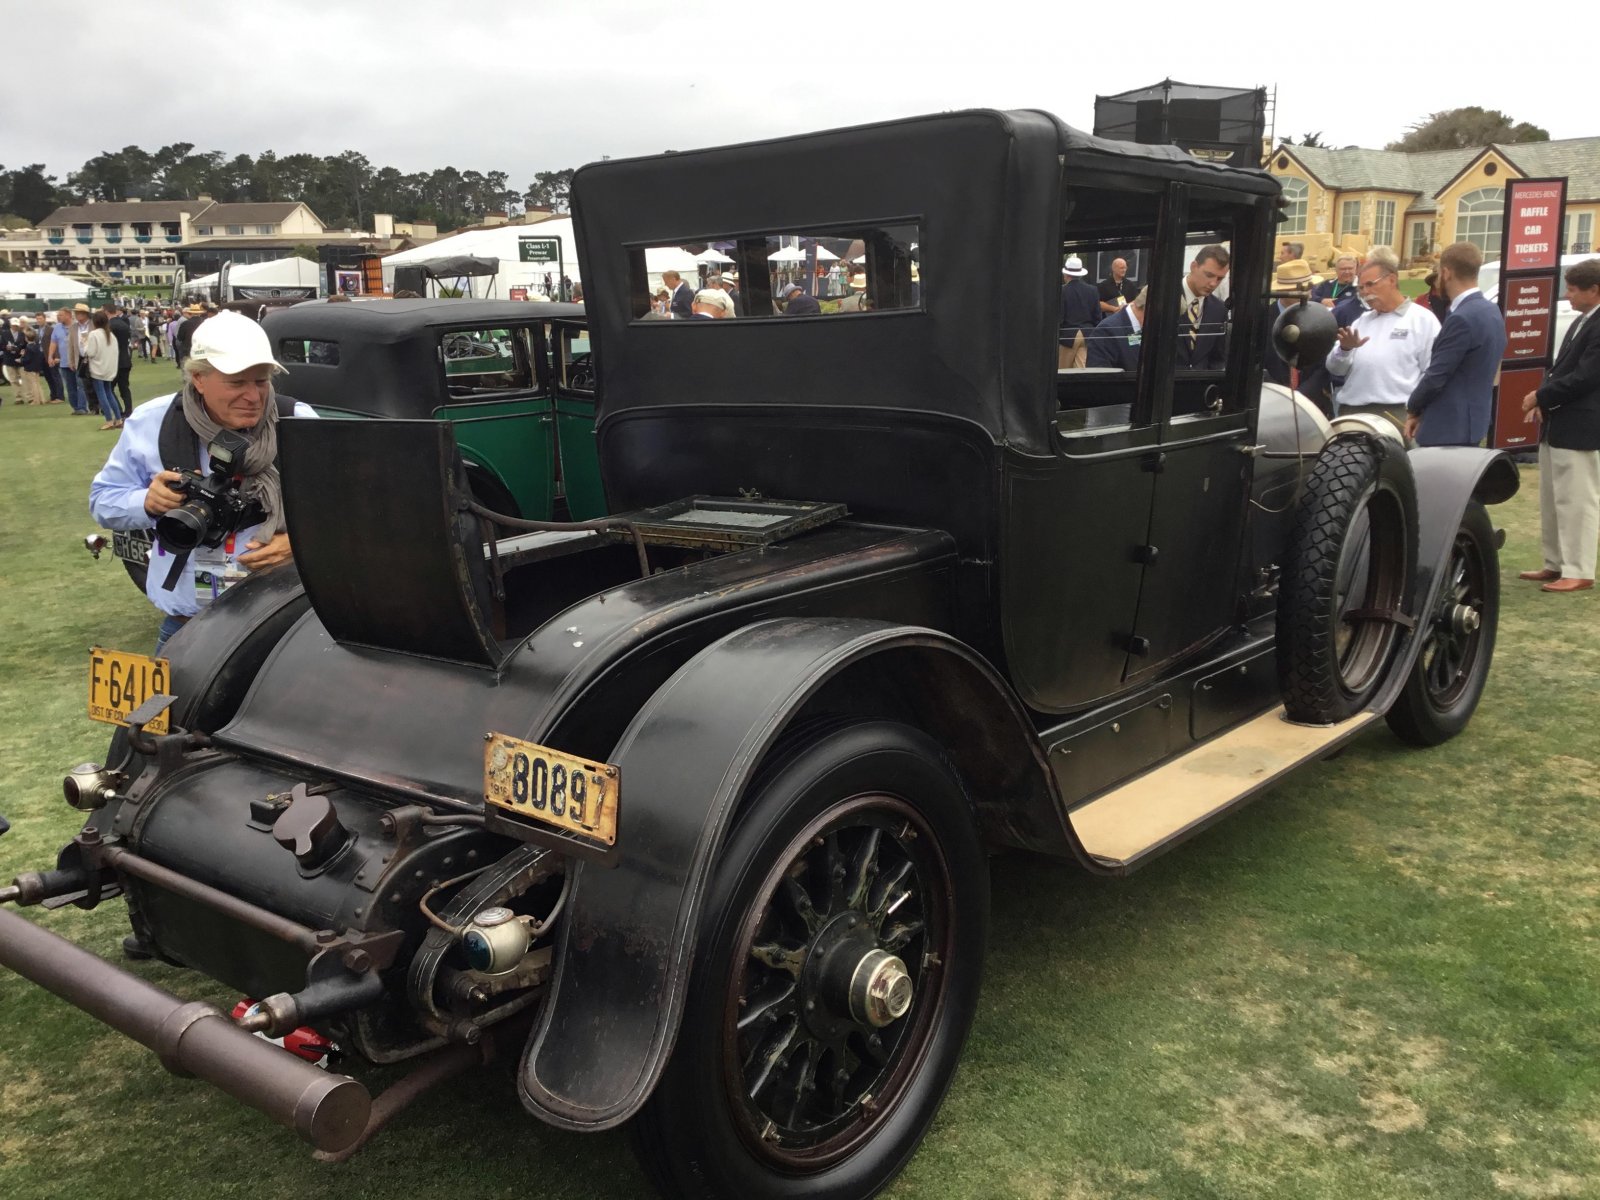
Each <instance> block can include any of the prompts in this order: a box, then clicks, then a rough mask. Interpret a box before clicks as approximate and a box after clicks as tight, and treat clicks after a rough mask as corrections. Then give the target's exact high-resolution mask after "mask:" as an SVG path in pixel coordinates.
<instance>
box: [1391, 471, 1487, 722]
mask: <svg viewBox="0 0 1600 1200" xmlns="http://www.w3.org/2000/svg"><path fill="white" fill-rule="evenodd" d="M1497 541H1498V539H1497V538H1496V536H1495V531H1494V525H1493V524H1492V523H1491V522H1490V520H1489V513H1488V511H1487V510H1485V508H1484V507H1483V505H1481V504H1479V503H1478V502H1477V501H1476V500H1474V501H1472V502H1471V503H1469V504H1468V505H1467V509H1466V511H1465V512H1464V513H1462V514H1461V524H1460V525H1459V526H1458V527H1457V529H1456V536H1455V543H1454V545H1453V546H1452V547H1451V550H1450V562H1449V565H1448V566H1446V568H1445V574H1444V580H1443V582H1442V583H1441V584H1440V587H1439V598H1438V599H1437V600H1436V601H1435V603H1434V606H1433V609H1432V611H1431V612H1430V613H1429V614H1428V618H1427V621H1428V624H1427V627H1426V628H1425V630H1424V631H1423V634H1422V636H1423V639H1424V640H1423V643H1422V649H1421V650H1420V651H1419V652H1418V654H1417V661H1416V663H1415V665H1413V667H1412V668H1411V674H1410V675H1408V676H1407V677H1406V686H1405V689H1404V690H1403V691H1402V692H1401V693H1400V698H1399V699H1398V700H1396V701H1395V703H1394V706H1393V707H1392V708H1391V709H1390V710H1389V713H1388V721H1389V728H1390V729H1392V730H1394V732H1395V734H1396V735H1397V736H1398V737H1400V738H1401V740H1403V741H1407V742H1410V743H1411V744H1412V745H1413V746H1437V745H1438V744H1439V743H1440V742H1444V741H1448V740H1449V739H1450V738H1453V737H1455V735H1456V734H1458V733H1460V732H1461V731H1462V730H1463V729H1465V728H1466V726H1467V722H1468V721H1470V720H1471V719H1472V714H1473V712H1474V711H1475V710H1476V709H1477V707H1478V701H1479V700H1480V699H1481V698H1482V696H1483V685H1484V684H1485V683H1486V682H1487V681H1488V679H1489V664H1490V663H1491V662H1492V661H1493V660H1494V642H1495V631H1496V629H1497V628H1498V626H1499V624H1500V551H1499V547H1498V545H1497Z"/></svg>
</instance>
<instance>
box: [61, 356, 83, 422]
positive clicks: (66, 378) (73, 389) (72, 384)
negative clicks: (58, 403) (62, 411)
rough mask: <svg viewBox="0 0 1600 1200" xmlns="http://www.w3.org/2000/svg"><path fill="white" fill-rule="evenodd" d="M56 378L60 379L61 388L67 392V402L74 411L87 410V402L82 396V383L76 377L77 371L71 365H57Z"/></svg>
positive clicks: (81, 411)
mask: <svg viewBox="0 0 1600 1200" xmlns="http://www.w3.org/2000/svg"><path fill="white" fill-rule="evenodd" d="M56 378H57V379H59V380H60V381H61V390H62V391H63V392H65V393H66V394H67V403H68V404H70V405H72V411H73V412H75V413H86V412H88V411H89V402H88V400H86V399H84V396H83V383H82V381H81V380H79V378H78V373H77V372H76V371H74V370H73V369H72V368H71V367H57V368H56Z"/></svg>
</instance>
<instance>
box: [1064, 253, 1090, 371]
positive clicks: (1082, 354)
mask: <svg viewBox="0 0 1600 1200" xmlns="http://www.w3.org/2000/svg"><path fill="white" fill-rule="evenodd" d="M1088 274H1089V270H1088V268H1087V267H1085V266H1084V265H1083V260H1082V259H1081V258H1079V257H1078V256H1077V255H1076V254H1074V255H1071V256H1070V257H1069V258H1068V259H1067V261H1066V263H1065V264H1064V265H1063V266H1062V268H1061V332H1060V335H1059V342H1060V348H1059V351H1058V353H1057V356H1056V366H1057V367H1059V368H1061V369H1064V370H1077V369H1079V368H1081V367H1084V366H1087V365H1088V362H1089V344H1088V341H1087V339H1088V337H1089V335H1090V334H1091V333H1093V332H1094V327H1095V326H1096V325H1098V324H1099V323H1100V293H1099V292H1098V291H1097V290H1096V289H1095V286H1094V284H1092V283H1090V282H1089V281H1088V280H1087V279H1086V278H1085V276H1087V275H1088Z"/></svg>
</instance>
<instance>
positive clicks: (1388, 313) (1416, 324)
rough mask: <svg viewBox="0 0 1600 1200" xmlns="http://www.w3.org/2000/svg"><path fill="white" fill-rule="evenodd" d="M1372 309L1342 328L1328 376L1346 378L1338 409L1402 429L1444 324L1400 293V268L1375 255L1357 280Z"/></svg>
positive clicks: (1331, 354) (1329, 356)
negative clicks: (1371, 415) (1379, 418)
mask: <svg viewBox="0 0 1600 1200" xmlns="http://www.w3.org/2000/svg"><path fill="white" fill-rule="evenodd" d="M1356 286H1357V287H1358V288H1359V289H1360V292H1361V298H1362V299H1363V300H1364V301H1365V302H1366V303H1367V305H1368V308H1367V311H1365V312H1364V313H1362V314H1361V315H1360V316H1359V317H1357V318H1356V319H1355V321H1354V322H1353V323H1352V324H1350V325H1346V326H1342V327H1341V328H1340V329H1339V344H1338V345H1337V346H1335V347H1334V348H1333V350H1332V351H1330V352H1329V354H1328V364H1327V365H1328V373H1329V374H1330V375H1332V376H1334V377H1335V378H1336V379H1342V380H1343V381H1344V385H1343V386H1342V387H1341V388H1340V389H1339V391H1338V392H1337V394H1336V397H1335V399H1336V403H1337V406H1338V411H1339V413H1340V414H1341V415H1342V414H1344V413H1347V412H1368V413H1378V414H1381V415H1382V416H1385V417H1387V418H1388V419H1389V420H1391V421H1393V422H1394V424H1395V425H1396V426H1397V427H1398V428H1400V429H1401V430H1404V429H1405V426H1406V417H1407V415H1408V414H1407V412H1406V401H1407V400H1408V399H1410V397H1411V393H1412V391H1413V390H1414V389H1415V388H1416V386H1417V383H1418V381H1419V380H1420V379H1421V378H1422V373H1423V372H1424V371H1426V370H1427V369H1428V363H1429V362H1430V361H1431V359H1432V356H1433V341H1434V339H1435V338H1436V337H1438V336H1439V321H1438V318H1437V317H1435V316H1434V315H1433V313H1432V312H1431V311H1430V310H1429V309H1427V308H1426V307H1424V306H1423V305H1420V304H1413V303H1412V302H1411V301H1410V300H1408V299H1406V297H1405V295H1404V294H1403V293H1402V292H1401V291H1400V273H1399V271H1398V269H1397V268H1396V266H1395V265H1394V264H1393V263H1391V262H1389V261H1387V260H1385V259H1382V258H1378V257H1374V258H1373V259H1372V260H1371V261H1369V262H1368V263H1367V264H1366V266H1364V267H1362V268H1361V270H1360V272H1359V273H1358V274H1357V276H1356Z"/></svg>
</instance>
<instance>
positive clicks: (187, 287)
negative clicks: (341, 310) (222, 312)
mask: <svg viewBox="0 0 1600 1200" xmlns="http://www.w3.org/2000/svg"><path fill="white" fill-rule="evenodd" d="M321 274H322V269H321V268H320V267H319V266H317V264H316V263H314V262H312V261H311V260H310V259H309V258H274V259H271V260H269V261H267V262H257V263H238V264H236V265H234V266H230V267H229V268H228V291H230V292H231V293H233V294H232V295H230V296H224V297H222V299H223V301H224V302H227V301H229V300H265V299H270V298H271V297H273V296H276V295H280V294H281V295H286V296H290V297H293V296H296V295H299V294H300V293H302V292H306V293H308V294H309V295H311V296H315V295H316V294H317V290H318V284H319V282H320V280H321ZM221 278H222V277H221V276H220V275H219V274H217V273H215V272H213V273H212V274H210V275H197V276H196V277H195V278H193V279H186V280H184V282H183V286H182V287H181V288H180V289H179V290H180V291H181V292H182V293H183V294H184V295H186V296H190V295H193V296H201V295H204V296H209V295H211V294H212V293H213V292H214V291H215V290H216V289H217V288H218V287H220V286H221Z"/></svg>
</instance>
